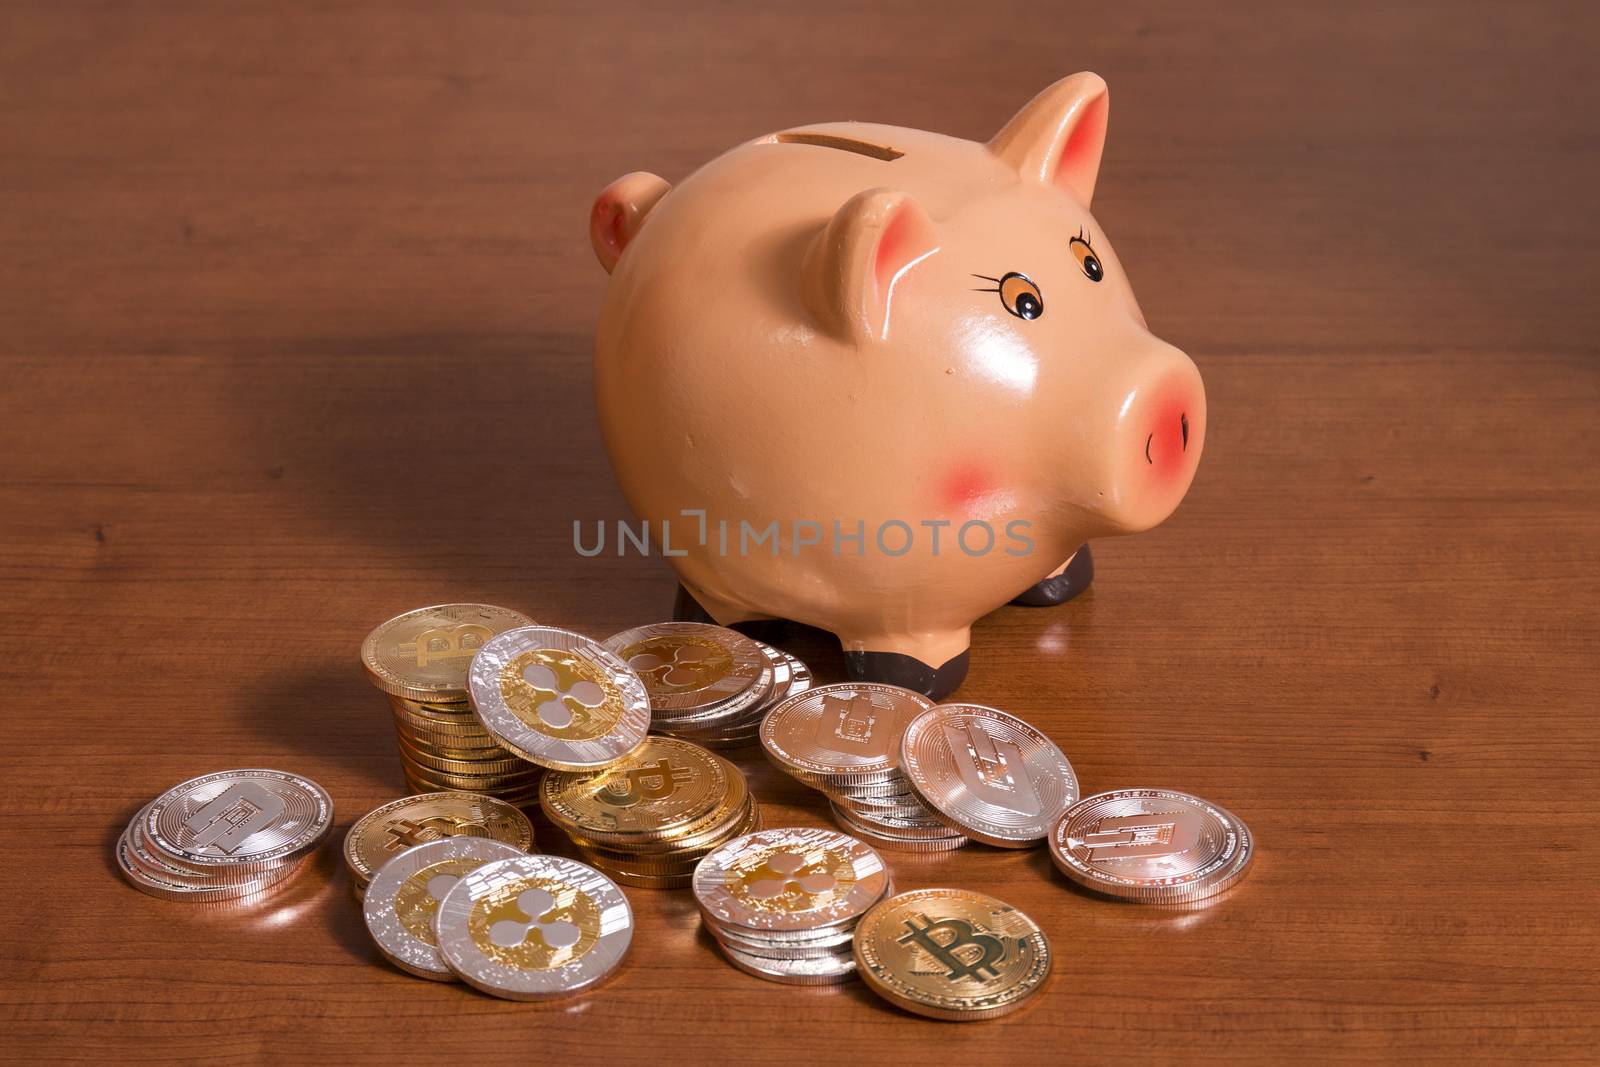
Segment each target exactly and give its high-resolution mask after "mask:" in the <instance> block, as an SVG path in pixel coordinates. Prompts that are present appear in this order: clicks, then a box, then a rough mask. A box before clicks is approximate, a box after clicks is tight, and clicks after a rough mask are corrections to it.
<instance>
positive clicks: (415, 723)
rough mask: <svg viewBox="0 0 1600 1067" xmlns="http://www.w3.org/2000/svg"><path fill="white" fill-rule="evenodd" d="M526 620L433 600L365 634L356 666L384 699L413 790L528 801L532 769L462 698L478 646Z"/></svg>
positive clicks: (534, 777) (535, 778)
mask: <svg viewBox="0 0 1600 1067" xmlns="http://www.w3.org/2000/svg"><path fill="white" fill-rule="evenodd" d="M532 621H533V620H531V619H529V618H528V617H527V616H525V615H523V614H521V613H520V612H516V611H511V610H510V609H508V608H498V607H495V606H493V605H491V604H439V605H435V606H433V607H427V608H418V609H417V610H415V611H408V612H406V613H405V614H404V615H397V616H396V617H394V618H392V619H390V620H389V621H388V622H385V623H383V624H382V625H380V626H379V627H378V628H377V629H375V630H373V631H372V632H371V633H370V634H368V635H367V639H366V641H365V642H363V643H362V646H361V664H362V666H363V667H364V668H365V669H366V672H367V677H368V678H369V679H370V680H371V681H372V684H373V685H375V686H377V687H378V688H379V689H380V690H382V691H383V692H384V693H387V694H388V696H389V703H390V706H391V708H392V709H393V713H394V729H395V736H396V740H397V741H398V742H399V746H400V765H401V768H402V770H403V771H404V773H405V778H406V785H407V786H409V787H410V788H411V789H412V790H413V791H415V792H418V793H428V792H435V791H438V790H445V789H460V790H467V791H469V792H474V793H483V794H487V795H489V796H494V797H498V798H500V799H502V800H505V801H507V802H509V803H512V804H516V805H518V806H526V805H528V804H531V803H533V799H534V795H535V790H536V789H537V788H538V784H539V777H540V771H539V768H538V767H535V766H533V765H531V764H530V763H528V761H527V760H525V759H523V758H521V757H520V756H519V755H518V754H516V753H513V752H511V751H509V750H507V749H506V748H505V747H504V746H502V745H501V744H500V743H499V742H498V741H497V740H496V739H495V738H494V737H493V736H492V735H491V734H490V733H489V732H488V731H487V730H485V729H484V727H483V724H482V723H480V722H479V721H478V719H477V717H476V716H474V715H473V712H472V705H471V704H470V703H469V702H468V697H467V668H468V666H469V665H470V664H471V662H472V657H473V655H474V654H476V653H477V651H478V649H480V648H482V647H483V645H484V644H485V643H487V642H488V641H489V640H490V639H491V638H492V637H494V636H495V635H496V634H498V633H501V632H503V631H505V630H507V629H510V628H512V627H520V626H527V625H529V624H530V623H531V622H532Z"/></svg>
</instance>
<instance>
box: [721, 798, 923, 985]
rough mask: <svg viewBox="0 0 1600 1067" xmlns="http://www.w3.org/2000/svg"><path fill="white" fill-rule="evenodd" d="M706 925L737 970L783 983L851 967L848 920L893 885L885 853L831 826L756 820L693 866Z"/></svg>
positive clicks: (841, 975) (819, 979) (851, 923)
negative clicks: (769, 825) (766, 825)
mask: <svg viewBox="0 0 1600 1067" xmlns="http://www.w3.org/2000/svg"><path fill="white" fill-rule="evenodd" d="M693 884H694V896H695V903H696V904H698V905H699V907H700V916H701V919H702V921H703V923H704V925H705V928H706V930H707V931H708V932H709V933H710V934H711V936H712V937H713V938H715V939H716V942H717V947H718V948H720V949H721V950H722V953H723V955H725V956H726V957H727V958H728V961H729V962H730V963H732V964H733V965H734V966H735V967H737V968H739V969H740V970H741V971H745V972H747V973H749V974H753V975H755V976H756V977H758V978H765V979H767V980H768V981H772V982H782V983H784V984H786V985H824V984H828V983H831V982H842V981H844V980H846V979H848V978H849V977H850V976H851V975H852V974H854V973H855V971H856V960H855V956H854V955H853V954H852V947H851V946H852V943H853V940H854V933H855V929H856V923H857V921H858V920H860V918H861V916H862V915H864V914H866V912H867V910H868V909H869V908H871V907H872V906H873V905H875V904H877V903H878V902H879V901H880V900H882V899H884V898H885V897H887V896H888V895H890V894H891V893H893V892H894V888H893V886H892V884H891V882H890V879H889V872H888V870H887V869H886V868H885V867H884V865H883V859H882V858H881V857H880V856H879V855H878V854H877V853H876V852H875V851H873V850H872V849H871V848H870V847H868V846H867V845H865V844H863V843H862V842H860V841H858V840H856V839H855V838H853V837H849V836H847V835H845V834H841V833H839V832H837V831H834V830H819V829H812V828H809V827H797V828H790V829H782V830H762V831H759V832H757V833H753V834H747V835H745V836H743V837H738V838H735V839H734V840H732V841H729V842H727V843H726V844H724V845H723V846H722V847H721V848H718V849H716V850H715V851H713V852H711V853H710V854H709V855H707V856H706V858H705V859H704V860H702V861H700V865H699V867H697V868H696V869H695V872H694V883H693Z"/></svg>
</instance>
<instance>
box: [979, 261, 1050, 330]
mask: <svg viewBox="0 0 1600 1067" xmlns="http://www.w3.org/2000/svg"><path fill="white" fill-rule="evenodd" d="M973 277H974V278H982V279H983V280H984V281H986V282H994V288H992V289H978V290H976V292H980V293H999V294H1000V303H1002V304H1004V305H1005V306H1006V310H1007V311H1009V312H1011V314H1013V315H1015V316H1016V317H1017V318H1019V319H1036V318H1038V317H1039V316H1040V315H1043V314H1044V294H1043V293H1041V292H1039V287H1038V286H1037V285H1034V284H1033V281H1032V279H1030V278H1029V277H1028V276H1027V275H1026V274H1018V273H1017V272H1016V271H1012V272H1011V273H1010V274H1007V275H1005V276H1004V277H1001V278H991V277H989V276H988V275H987V274H974V275H973Z"/></svg>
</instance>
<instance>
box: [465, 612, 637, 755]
mask: <svg viewBox="0 0 1600 1067" xmlns="http://www.w3.org/2000/svg"><path fill="white" fill-rule="evenodd" d="M467 680H468V692H469V693H470V694H471V697H472V706H473V711H474V712H475V713H476V715H477V717H478V721H479V722H481V723H482V724H483V727H484V729H485V730H487V731H488V732H489V734H490V735H491V736H493V737H494V738H495V739H496V740H498V741H499V742H500V743H501V744H502V745H504V746H505V747H506V748H508V749H510V750H511V751H512V752H515V753H517V754H518V755H520V756H522V757H523V758H524V759H527V760H530V761H531V762H533V763H537V764H539V765H541V766H544V767H550V768H553V769H556V770H564V771H584V770H591V769H595V768H598V767H603V766H605V765H606V764H609V763H614V762H616V761H617V760H619V759H621V758H623V757H624V756H626V755H628V753H630V752H632V751H633V750H634V749H636V748H638V747H639V745H640V743H641V742H642V741H643V740H644V737H645V734H646V733H647V732H648V731H649V729H650V698H649V696H648V694H647V693H646V692H645V687H644V683H643V682H641V681H640V680H639V676H638V675H636V674H634V672H633V671H632V670H631V669H630V668H629V667H628V666H627V664H625V663H624V662H623V661H622V660H620V659H618V658H617V657H616V656H615V655H614V654H612V653H611V652H609V651H607V650H606V649H605V647H604V646H602V645H601V644H600V643H599V642H597V641H592V640H590V639H589V638H587V637H584V636H583V635H582V634H578V633H574V632H572V631H571V630H561V629H557V628H556V627H553V626H524V627H522V628H520V629H515V630H507V631H505V632H504V633H501V634H498V635H496V636H495V637H492V638H490V639H489V640H488V641H487V642H485V643H484V645H483V647H482V648H480V649H479V650H478V653H477V655H476V656H474V657H473V659H472V666H471V668H470V669H469V670H468V673H467Z"/></svg>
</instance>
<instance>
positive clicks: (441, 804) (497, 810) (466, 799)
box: [344, 792, 533, 890]
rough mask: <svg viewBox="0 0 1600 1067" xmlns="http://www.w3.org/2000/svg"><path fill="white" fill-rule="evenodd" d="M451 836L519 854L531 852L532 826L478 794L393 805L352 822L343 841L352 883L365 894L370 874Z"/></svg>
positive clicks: (438, 795)
mask: <svg viewBox="0 0 1600 1067" xmlns="http://www.w3.org/2000/svg"><path fill="white" fill-rule="evenodd" d="M450 837H481V838H487V839H489V840H492V841H499V842H501V843H503V844H507V845H510V846H511V847H513V848H515V849H516V850H517V851H519V852H527V851H528V850H529V849H530V848H532V847H533V824H532V823H530V822H529V821H528V817H527V816H526V815H524V814H522V812H520V811H518V810H517V809H516V808H514V807H512V806H511V805H510V804H507V803H506V802H505V801H502V800H496V799H495V798H493V797H489V796H484V795H482V794H478V793H461V792H429V793H421V794H418V795H417V796H411V797H402V798H401V799H399V800H395V801H391V802H389V803H388V804H385V805H383V806H382V807H380V808H377V809H375V810H373V811H370V812H368V813H367V814H366V815H363V816H362V817H361V818H360V819H358V820H356V823H355V825H354V826H352V827H350V832H349V833H347V834H346V835H345V838H344V861H345V865H346V866H347V867H348V868H349V869H350V880H351V881H352V882H353V883H354V884H355V885H356V887H357V889H358V890H364V889H365V887H366V885H367V883H368V882H370V881H371V880H372V876H373V874H374V873H375V872H376V871H377V870H378V868H380V867H382V866H383V865H384V864H385V863H387V862H388V861H389V860H391V859H393V858H394V857H395V856H397V855H399V854H400V853H401V852H404V851H405V850H406V849H408V848H414V847H416V846H417V845H422V844H426V843H428V842H430V841H439V840H443V839H445V838H450Z"/></svg>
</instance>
